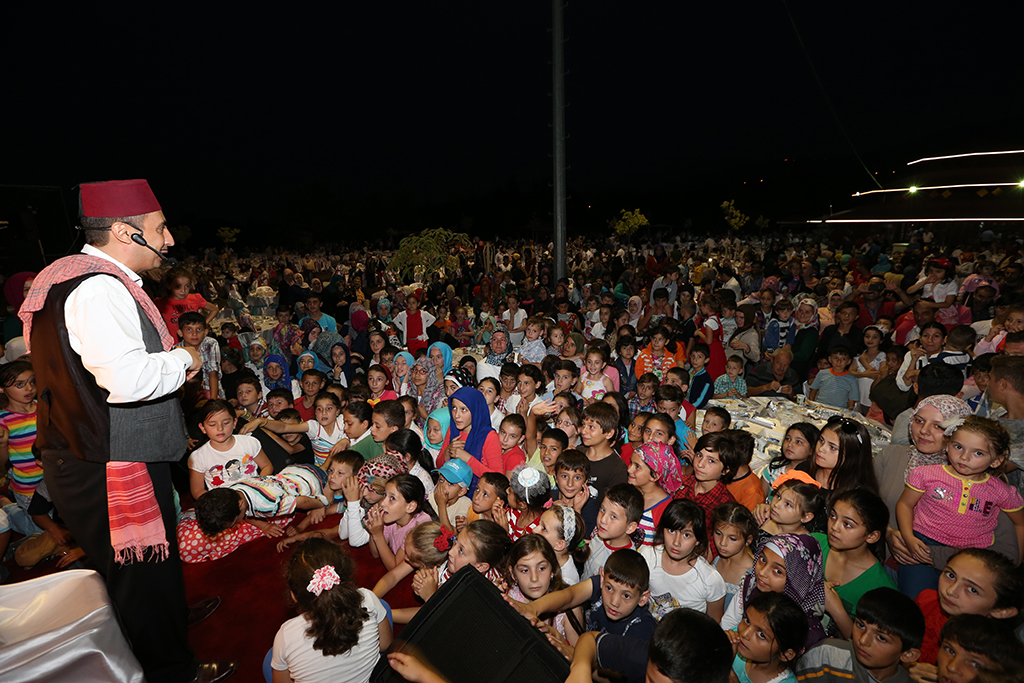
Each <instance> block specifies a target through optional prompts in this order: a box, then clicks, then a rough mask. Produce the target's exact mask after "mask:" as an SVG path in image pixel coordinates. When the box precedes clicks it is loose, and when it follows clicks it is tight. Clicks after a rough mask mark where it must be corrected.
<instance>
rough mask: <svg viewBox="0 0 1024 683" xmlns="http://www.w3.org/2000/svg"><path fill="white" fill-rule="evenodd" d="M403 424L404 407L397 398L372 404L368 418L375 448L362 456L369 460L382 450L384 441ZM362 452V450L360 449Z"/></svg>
mask: <svg viewBox="0 0 1024 683" xmlns="http://www.w3.org/2000/svg"><path fill="white" fill-rule="evenodd" d="M404 426H405V408H404V407H402V404H401V403H399V402H398V401H397V400H394V399H388V400H387V401H381V402H379V403H378V404H377V405H375V406H373V417H372V418H370V436H371V437H372V438H373V441H374V445H375V446H376V448H374V449H372V450H373V451H376V452H373V453H372V455H369V456H367V455H366V453H365V452H363V457H365V458H366V459H367V460H369V459H370V458H372V457H375V456H377V455H380V454H381V453H383V452H384V441H385V440H387V438H388V437H389V436H391V435H392V434H394V433H395V432H397V431H398V430H399V429H402V428H403V427H404ZM360 452H362V451H360Z"/></svg>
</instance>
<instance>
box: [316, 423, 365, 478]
mask: <svg viewBox="0 0 1024 683" xmlns="http://www.w3.org/2000/svg"><path fill="white" fill-rule="evenodd" d="M366 433H367V434H369V430H367V432H366ZM306 434H307V435H308V436H309V442H310V443H311V444H313V460H314V462H316V464H317V466H320V465H323V464H324V463H325V462H326V461H327V457H328V456H329V455H330V454H331V449H332V448H334V445H335V444H336V443H338V442H339V441H341V440H342V439H344V438H345V423H344V422H342V421H341V418H340V417H339V418H337V420H335V422H334V433H332V434H328V433H327V430H326V429H324V427H323V425H321V424H320V423H319V422H317V421H316V420H308V421H307V422H306ZM351 445H355V444H354V443H353V444H351Z"/></svg>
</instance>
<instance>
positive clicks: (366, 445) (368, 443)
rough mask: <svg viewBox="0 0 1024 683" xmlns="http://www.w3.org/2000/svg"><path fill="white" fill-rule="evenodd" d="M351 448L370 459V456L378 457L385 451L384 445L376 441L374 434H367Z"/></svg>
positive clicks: (364, 457)
mask: <svg viewBox="0 0 1024 683" xmlns="http://www.w3.org/2000/svg"><path fill="white" fill-rule="evenodd" d="M349 450H352V451H355V452H356V453H358V454H359V455H361V456H363V460H369V459H370V458H376V457H377V456H378V455H380V454H381V453H383V452H384V446H382V445H381V444H379V443H377V442H376V441H374V440H373V437H372V436H367V437H366V438H365V439H363V440H362V441H360V442H359V443H357V444H356V445H355V446H352V448H350V449H349Z"/></svg>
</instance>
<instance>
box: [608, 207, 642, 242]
mask: <svg viewBox="0 0 1024 683" xmlns="http://www.w3.org/2000/svg"><path fill="white" fill-rule="evenodd" d="M645 225H650V222H649V221H648V220H647V218H646V217H645V216H644V215H643V214H642V213H640V209H636V210H634V211H626V210H625V209H623V210H622V215H621V216H619V218H617V219H615V220H610V221H608V227H610V228H611V229H612V230H614V231H615V234H616V235H618V236H619V237H625V238H626V239H627V240H628V239H630V238H631V237H633V235H634V234H635V233H636V231H637V230H639V229H640V228H641V227H643V226H645Z"/></svg>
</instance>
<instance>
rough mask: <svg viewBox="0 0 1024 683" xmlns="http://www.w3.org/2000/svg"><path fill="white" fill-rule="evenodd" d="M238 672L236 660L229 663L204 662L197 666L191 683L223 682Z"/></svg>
mask: <svg viewBox="0 0 1024 683" xmlns="http://www.w3.org/2000/svg"><path fill="white" fill-rule="evenodd" d="M237 670H238V660H237V659H235V660H232V661H230V662H204V663H202V664H200V665H199V670H198V671H196V677H195V678H193V679H192V683H217V681H223V680H224V679H226V678H228V677H230V676H231V674H233V673H235V671H237Z"/></svg>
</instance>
